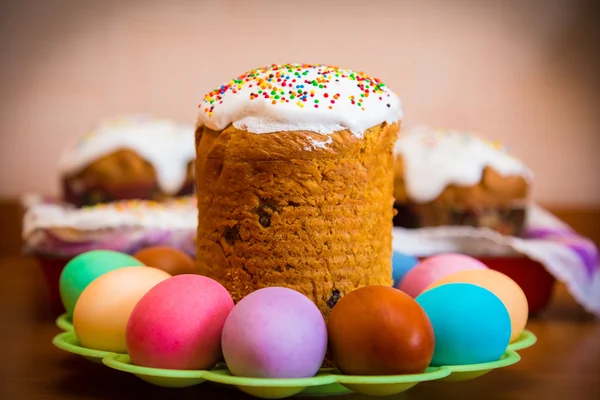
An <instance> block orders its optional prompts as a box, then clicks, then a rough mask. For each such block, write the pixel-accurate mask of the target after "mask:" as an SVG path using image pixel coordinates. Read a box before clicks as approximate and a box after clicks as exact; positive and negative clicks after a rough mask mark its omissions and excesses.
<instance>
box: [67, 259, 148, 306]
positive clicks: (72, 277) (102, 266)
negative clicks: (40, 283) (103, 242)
mask: <svg viewBox="0 0 600 400" xmlns="http://www.w3.org/2000/svg"><path fill="white" fill-rule="evenodd" d="M141 265H143V263H142V262H141V261H139V260H137V259H136V258H133V257H131V256H130V255H128V254H125V253H119V252H117V251H111V250H92V251H88V252H86V253H82V254H79V255H78V256H76V257H74V258H73V259H72V260H71V261H69V262H68V263H67V265H65V267H64V269H63V270H62V272H61V274H60V279H59V290H60V298H61V301H62V303H63V305H64V307H65V310H66V311H67V313H68V314H69V315H70V316H71V317H72V316H73V309H74V308H75V303H77V300H78V299H79V296H80V295H81V293H82V292H83V290H84V289H85V288H86V287H87V286H88V285H89V284H90V283H91V282H92V281H93V280H94V279H96V278H98V277H99V276H100V275H102V274H105V273H107V272H109V271H112V270H115V269H118V268H123V267H134V266H141Z"/></svg>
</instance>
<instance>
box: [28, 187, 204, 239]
mask: <svg viewBox="0 0 600 400" xmlns="http://www.w3.org/2000/svg"><path fill="white" fill-rule="evenodd" d="M197 215H198V210H197V207H196V199H195V197H194V196H188V197H182V198H178V199H177V200H173V201H167V202H163V203H160V202H154V201H140V200H123V201H117V202H113V203H106V204H100V205H96V206H92V207H83V208H74V207H71V206H65V205H62V204H48V203H38V204H34V205H32V206H31V207H30V208H29V209H28V210H27V211H26V213H25V216H24V218H23V236H24V237H27V236H29V235H30V234H32V233H33V232H35V231H38V230H45V229H73V230H76V231H78V232H83V231H91V230H104V229H122V228H136V229H146V228H157V229H191V230H194V229H196V226H197Z"/></svg>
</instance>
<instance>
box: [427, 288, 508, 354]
mask: <svg viewBox="0 0 600 400" xmlns="http://www.w3.org/2000/svg"><path fill="white" fill-rule="evenodd" d="M416 301H417V303H419V304H420V305H421V307H423V309H424V310H425V312H426V313H427V315H428V316H429V319H430V320H431V324H432V325H433V331H434V333H435V351H434V353H433V358H432V360H431V365H434V366H438V365H464V364H478V363H485V362H490V361H496V360H498V359H499V358H500V357H501V356H502V354H503V353H504V352H505V351H506V348H507V346H508V343H509V341H510V334H511V326H510V315H509V314H508V310H507V309H506V307H505V306H504V303H502V301H501V300H500V299H499V298H498V296H496V295H495V294H494V293H492V292H490V291H489V290H487V289H485V288H482V287H481V286H477V285H472V284H469V283H450V284H446V285H442V286H438V287H435V288H433V289H431V290H428V291H426V292H423V293H422V294H421V295H420V296H418V297H417V298H416Z"/></svg>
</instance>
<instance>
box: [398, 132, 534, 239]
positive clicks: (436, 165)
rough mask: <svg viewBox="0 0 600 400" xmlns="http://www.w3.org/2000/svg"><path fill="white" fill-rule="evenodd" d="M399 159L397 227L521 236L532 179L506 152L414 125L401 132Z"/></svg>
mask: <svg viewBox="0 0 600 400" xmlns="http://www.w3.org/2000/svg"><path fill="white" fill-rule="evenodd" d="M395 154H396V160H395V166H394V169H395V179H394V195H395V208H396V210H397V215H396V217H395V218H394V225H395V226H400V227H404V228H422V227H433V226H459V225H461V226H472V227H480V228H489V229H492V230H494V231H497V232H500V233H502V234H505V235H512V236H519V235H521V234H522V231H523V227H524V224H525V217H526V215H525V210H526V203H527V200H528V195H529V192H530V189H531V185H532V178H533V177H532V173H531V171H530V170H529V169H528V168H527V166H526V165H525V164H524V163H523V162H522V161H521V160H519V159H517V158H516V157H515V156H514V155H513V154H511V153H510V152H509V151H508V149H507V148H506V147H504V146H502V145H500V144H498V143H493V142H489V141H486V140H484V139H482V138H479V137H477V136H475V135H474V134H471V133H467V132H461V131H458V130H442V129H433V128H431V127H429V126H416V127H413V128H411V129H409V130H407V131H406V132H403V134H402V135H401V137H400V138H399V140H398V141H397V143H396V146H395Z"/></svg>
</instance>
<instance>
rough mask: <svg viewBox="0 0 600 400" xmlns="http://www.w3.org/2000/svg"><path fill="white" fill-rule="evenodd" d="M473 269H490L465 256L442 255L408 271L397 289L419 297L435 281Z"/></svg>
mask: <svg viewBox="0 0 600 400" xmlns="http://www.w3.org/2000/svg"><path fill="white" fill-rule="evenodd" d="M473 269H488V268H487V266H486V265H485V264H484V263H482V262H481V261H479V260H476V259H475V258H473V257H469V256H466V255H463V254H454V253H448V254H440V255H437V256H432V257H429V258H427V259H425V260H423V261H421V262H420V263H419V264H418V265H417V266H416V267H414V268H413V269H411V270H410V271H408V273H407V274H406V275H405V276H404V279H402V282H400V285H399V286H397V287H398V289H400V290H402V291H403V292H405V293H408V294H409V295H410V296H412V297H417V296H418V295H420V294H421V293H422V292H423V290H425V288H426V287H427V286H429V285H431V284H432V283H434V282H435V281H438V280H440V279H442V278H444V277H446V276H448V275H451V274H453V273H455V272H460V271H466V270H473Z"/></svg>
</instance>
